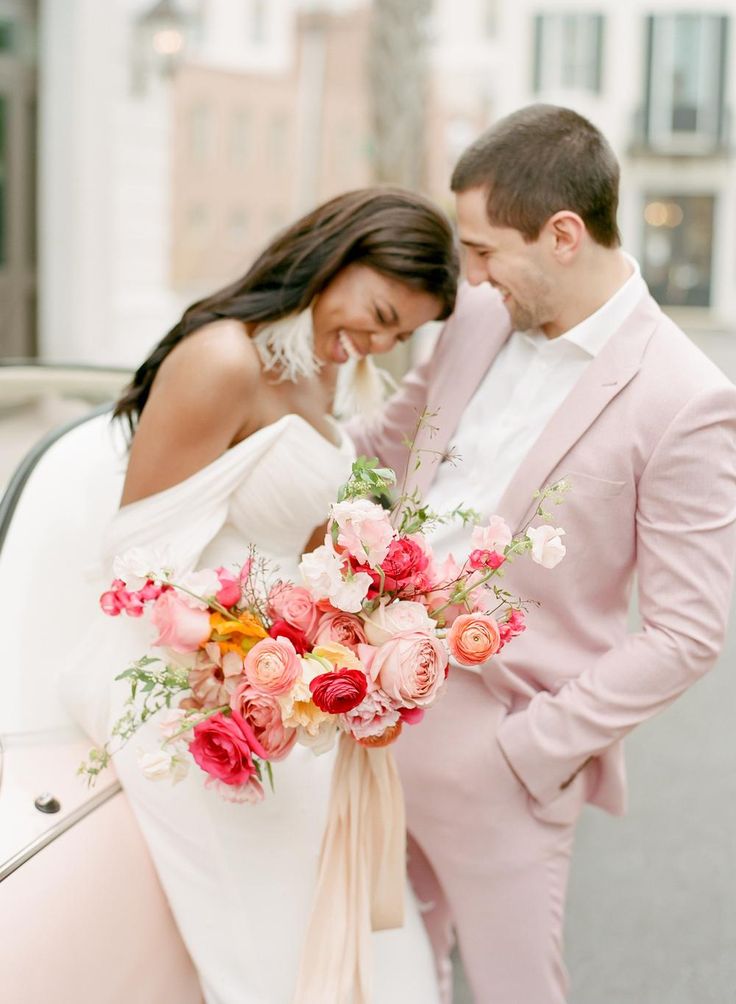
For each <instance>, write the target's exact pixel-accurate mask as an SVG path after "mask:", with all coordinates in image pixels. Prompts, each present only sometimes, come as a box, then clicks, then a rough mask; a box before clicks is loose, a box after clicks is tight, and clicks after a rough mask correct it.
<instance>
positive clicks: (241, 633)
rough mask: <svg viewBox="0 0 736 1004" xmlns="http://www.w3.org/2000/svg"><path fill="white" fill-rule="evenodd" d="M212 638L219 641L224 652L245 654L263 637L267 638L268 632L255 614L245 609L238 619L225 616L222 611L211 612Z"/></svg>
mask: <svg viewBox="0 0 736 1004" xmlns="http://www.w3.org/2000/svg"><path fill="white" fill-rule="evenodd" d="M210 625H211V627H212V631H213V635H212V640H213V641H215V642H217V644H218V645H219V646H220V650H221V651H222V652H223V653H224V652H237V654H238V655H243V653H244V652H249V651H250V650H251V649H252V648H253V646H254V645H255V644H256V642H258V641H260V640H261V638H267V637H268V632H267V631H266V629H265V628H264V626H263V625H262V624H261V622H260V621H259V620H258V618H256V617H254V616H253V614H251V613H249V612H248V611H247V610H244V611H243V613H242V614H240V616H239V617H238V619H237V620H232V619H231V618H230V617H224V616H223V615H222V614H221V613H218V612H215V613H212V614H210Z"/></svg>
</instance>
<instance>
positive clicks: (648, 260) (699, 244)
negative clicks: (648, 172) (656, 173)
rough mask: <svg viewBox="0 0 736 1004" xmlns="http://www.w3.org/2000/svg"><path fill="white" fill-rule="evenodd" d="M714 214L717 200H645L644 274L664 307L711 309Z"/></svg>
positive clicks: (676, 197)
mask: <svg viewBox="0 0 736 1004" xmlns="http://www.w3.org/2000/svg"><path fill="white" fill-rule="evenodd" d="M714 214H715V198H714V196H712V195H663V194H650V195H648V196H647V197H646V198H645V205H644V253H643V256H642V274H643V275H644V278H645V279H646V281H647V284H648V286H649V289H650V291H651V293H652V296H653V297H654V298H655V300H657V302H658V303H661V304H662V305H663V306H666V307H709V306H710V305H711V285H712V262H713V221H714Z"/></svg>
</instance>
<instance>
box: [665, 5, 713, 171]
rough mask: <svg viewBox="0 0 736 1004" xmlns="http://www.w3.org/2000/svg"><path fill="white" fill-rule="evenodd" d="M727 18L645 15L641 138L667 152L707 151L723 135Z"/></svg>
mask: <svg viewBox="0 0 736 1004" xmlns="http://www.w3.org/2000/svg"><path fill="white" fill-rule="evenodd" d="M727 29H728V18H727V17H721V16H720V15H717V14H669V15H655V16H652V17H650V18H649V19H648V45H647V106H646V115H645V118H646V138H647V140H648V142H649V144H650V145H651V146H652V147H654V148H661V149H662V150H663V151H665V152H668V153H678V152H681V153H697V152H699V151H702V152H708V150H710V149H712V148H713V147H714V146H717V145H718V144H719V142H720V140H721V137H722V135H723V120H724V90H725V70H726V49H727Z"/></svg>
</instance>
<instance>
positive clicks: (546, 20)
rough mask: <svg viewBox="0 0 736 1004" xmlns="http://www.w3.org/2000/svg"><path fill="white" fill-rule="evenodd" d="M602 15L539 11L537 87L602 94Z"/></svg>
mask: <svg viewBox="0 0 736 1004" xmlns="http://www.w3.org/2000/svg"><path fill="white" fill-rule="evenodd" d="M603 27H604V18H603V15H602V14H538V15H537V16H536V18H535V23H534V90H535V91H536V92H540V91H560V90H562V91H591V92H593V93H595V94H599V93H600V90H601V80H602V73H603Z"/></svg>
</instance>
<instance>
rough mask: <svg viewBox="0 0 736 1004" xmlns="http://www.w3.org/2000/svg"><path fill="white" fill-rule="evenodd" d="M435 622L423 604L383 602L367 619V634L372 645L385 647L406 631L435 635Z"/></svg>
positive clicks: (412, 601) (404, 601)
mask: <svg viewBox="0 0 736 1004" xmlns="http://www.w3.org/2000/svg"><path fill="white" fill-rule="evenodd" d="M434 630H435V622H434V621H433V620H432V618H431V617H430V616H429V614H428V613H427V608H426V607H425V606H424V605H423V604H422V603H416V602H415V601H414V600H394V601H393V603H387V602H385V601H382V602H381V603H379V604H378V606H377V607H376V609H375V610H374V611H373V613H371V614H369V615H368V616H367V617H366V618H365V634H366V638H367V640H368V641H369V642H370V644H371V645H383V643H384V642H385V641H388V640H389V638H393V636H394V635H396V634H401V633H403V632H406V631H422V632H426V633H427V634H434Z"/></svg>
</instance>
